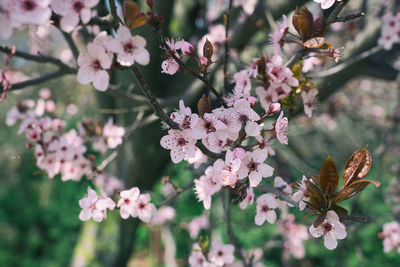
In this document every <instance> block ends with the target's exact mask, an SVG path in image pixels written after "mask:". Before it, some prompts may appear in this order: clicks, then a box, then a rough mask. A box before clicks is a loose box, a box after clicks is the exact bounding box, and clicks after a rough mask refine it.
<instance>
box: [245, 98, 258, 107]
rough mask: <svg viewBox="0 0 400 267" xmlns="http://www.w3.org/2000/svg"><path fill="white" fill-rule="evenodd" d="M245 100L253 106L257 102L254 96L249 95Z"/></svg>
mask: <svg viewBox="0 0 400 267" xmlns="http://www.w3.org/2000/svg"><path fill="white" fill-rule="evenodd" d="M247 101H249V103H250V105H251V106H254V105H255V104H256V103H257V98H255V97H254V96H249V98H247Z"/></svg>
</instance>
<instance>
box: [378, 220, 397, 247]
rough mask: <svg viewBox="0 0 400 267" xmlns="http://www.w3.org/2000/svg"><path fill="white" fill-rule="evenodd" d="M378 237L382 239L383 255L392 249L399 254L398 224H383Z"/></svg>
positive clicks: (394, 222)
mask: <svg viewBox="0 0 400 267" xmlns="http://www.w3.org/2000/svg"><path fill="white" fill-rule="evenodd" d="M378 236H379V237H380V238H383V251H384V252H385V253H388V252H390V251H391V250H393V249H396V250H397V252H398V253H400V224H399V223H398V222H396V221H393V222H389V223H385V224H384V225H383V231H382V232H381V233H379V235H378Z"/></svg>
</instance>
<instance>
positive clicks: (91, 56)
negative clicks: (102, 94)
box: [77, 43, 112, 91]
mask: <svg viewBox="0 0 400 267" xmlns="http://www.w3.org/2000/svg"><path fill="white" fill-rule="evenodd" d="M87 50H88V53H81V54H79V57H78V65H79V69H78V75H77V78H78V82H79V83H82V84H89V83H93V86H94V88H96V89H97V90H99V91H105V90H107V88H108V83H109V80H110V76H109V75H108V72H107V71H106V70H107V69H109V68H110V67H111V64H112V55H110V54H109V53H107V52H106V50H105V49H104V47H103V46H101V45H98V44H95V43H89V44H88V45H87Z"/></svg>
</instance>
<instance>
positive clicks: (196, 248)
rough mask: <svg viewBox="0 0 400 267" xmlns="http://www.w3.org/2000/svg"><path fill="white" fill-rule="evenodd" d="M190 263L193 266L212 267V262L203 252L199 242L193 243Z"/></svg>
mask: <svg viewBox="0 0 400 267" xmlns="http://www.w3.org/2000/svg"><path fill="white" fill-rule="evenodd" d="M189 265H190V266H191V267H211V264H210V262H209V261H208V260H207V258H206V256H204V254H203V252H201V248H200V245H199V244H198V243H195V244H193V247H192V253H191V254H190V257H189Z"/></svg>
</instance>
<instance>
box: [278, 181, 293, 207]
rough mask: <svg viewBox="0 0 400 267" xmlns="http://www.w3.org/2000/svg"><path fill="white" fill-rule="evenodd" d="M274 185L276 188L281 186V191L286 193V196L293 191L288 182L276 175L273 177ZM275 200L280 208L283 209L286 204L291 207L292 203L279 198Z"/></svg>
mask: <svg viewBox="0 0 400 267" xmlns="http://www.w3.org/2000/svg"><path fill="white" fill-rule="evenodd" d="M274 187H276V188H283V189H282V190H281V191H282V193H284V194H285V195H287V196H289V197H290V196H291V195H292V192H293V190H292V187H290V185H288V183H286V182H285V181H284V180H283V179H282V177H280V176H276V177H275V179H274ZM276 201H277V202H278V205H279V208H280V209H281V210H283V209H284V208H285V207H286V205H288V206H289V207H293V205H292V204H290V203H288V202H286V201H282V200H280V199H277V200H276Z"/></svg>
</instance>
